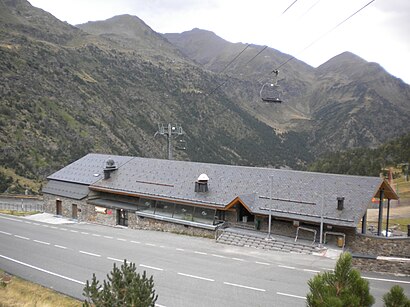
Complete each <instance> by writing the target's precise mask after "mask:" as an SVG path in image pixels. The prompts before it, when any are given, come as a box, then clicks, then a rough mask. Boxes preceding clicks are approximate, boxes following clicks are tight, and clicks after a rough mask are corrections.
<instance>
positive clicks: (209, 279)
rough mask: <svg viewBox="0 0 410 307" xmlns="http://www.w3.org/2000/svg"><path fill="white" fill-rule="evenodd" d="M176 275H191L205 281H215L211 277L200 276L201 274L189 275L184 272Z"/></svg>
mask: <svg viewBox="0 0 410 307" xmlns="http://www.w3.org/2000/svg"><path fill="white" fill-rule="evenodd" d="M178 275H182V276H186V277H191V278H195V279H200V280H206V281H215V280H213V279H211V278H206V277H201V276H196V275H191V274H185V273H178Z"/></svg>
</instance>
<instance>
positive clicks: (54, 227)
mask: <svg viewBox="0 0 410 307" xmlns="http://www.w3.org/2000/svg"><path fill="white" fill-rule="evenodd" d="M50 228H52V229H58V227H56V226H50Z"/></svg>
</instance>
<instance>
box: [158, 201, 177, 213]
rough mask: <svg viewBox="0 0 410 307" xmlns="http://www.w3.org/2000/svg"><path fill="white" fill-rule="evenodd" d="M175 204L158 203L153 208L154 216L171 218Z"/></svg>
mask: <svg viewBox="0 0 410 307" xmlns="http://www.w3.org/2000/svg"><path fill="white" fill-rule="evenodd" d="M174 208H175V204H173V203H167V202H164V201H158V202H157V206H156V208H155V214H158V215H163V216H168V217H172V216H173V214H174Z"/></svg>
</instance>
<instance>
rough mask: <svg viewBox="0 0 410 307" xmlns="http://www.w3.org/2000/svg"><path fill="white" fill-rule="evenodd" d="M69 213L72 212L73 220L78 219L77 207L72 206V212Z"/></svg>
mask: <svg viewBox="0 0 410 307" xmlns="http://www.w3.org/2000/svg"><path fill="white" fill-rule="evenodd" d="M71 211H72V218H73V219H74V220H76V219H78V207H77V205H76V204H73V205H72V210H71Z"/></svg>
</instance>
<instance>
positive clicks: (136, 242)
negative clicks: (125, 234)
mask: <svg viewBox="0 0 410 307" xmlns="http://www.w3.org/2000/svg"><path fill="white" fill-rule="evenodd" d="M131 243H135V244H141V242H138V241H131Z"/></svg>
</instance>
